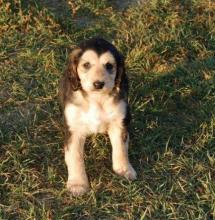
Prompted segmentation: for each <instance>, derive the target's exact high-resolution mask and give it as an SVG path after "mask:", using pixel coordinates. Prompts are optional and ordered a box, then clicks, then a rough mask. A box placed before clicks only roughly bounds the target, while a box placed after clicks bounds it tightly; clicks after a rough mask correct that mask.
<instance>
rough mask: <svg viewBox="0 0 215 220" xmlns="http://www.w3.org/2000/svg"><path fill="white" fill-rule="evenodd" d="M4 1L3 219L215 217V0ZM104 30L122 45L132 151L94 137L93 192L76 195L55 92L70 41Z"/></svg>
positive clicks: (90, 157) (0, 23)
mask: <svg viewBox="0 0 215 220" xmlns="http://www.w3.org/2000/svg"><path fill="white" fill-rule="evenodd" d="M143 2H144V3H141V4H135V3H134V2H133V3H132V4H128V5H127V8H124V9H121V8H119V5H120V3H119V2H118V1H106V0H96V1H85V0H78V1H71V0H68V1H60V0H59V1H57V0H56V1H54V0H53V1H51V0H45V1H42V0H40V1H33V0H29V1H27V0H22V1H21V0H13V1H6V0H0V33H1V36H0V66H1V68H0V145H1V147H0V219H1V220H3V219H13V220H14V219H25V220H26V219H44V220H45V219H118V220H119V219H142V220H143V219H146V220H147V219H162V220H163V219H186V220H187V219H190V220H194V219H198V220H202V219H205V220H212V219H215V155H214V152H215V138H214V137H215V135H214V129H215V77H214V76H215V58H214V55H215V54H214V52H215V13H214V11H215V3H214V1H209V0H204V1H203V0H188V1H170V0H161V1H158V0H152V1H143ZM96 35H100V36H103V37H105V38H106V39H108V40H110V41H112V42H113V43H114V44H115V45H116V46H117V47H118V48H119V49H120V50H121V51H122V52H123V54H124V55H125V57H126V65H127V72H128V75H129V78H130V87H131V88H130V96H129V99H130V105H131V108H132V116H133V121H132V124H131V139H132V141H131V146H130V158H131V161H132V164H133V165H134V167H135V169H136V170H137V172H138V180H137V181H135V182H128V181H126V180H124V179H122V178H120V177H118V176H116V175H115V174H114V173H113V172H112V169H111V147H110V143H109V140H108V138H107V137H104V136H100V135H99V136H93V137H92V138H90V139H89V140H88V142H87V145H86V165H87V173H88V175H89V178H90V182H91V191H90V192H89V193H88V194H86V195H85V196H83V197H80V198H73V197H70V195H69V194H68V192H67V191H66V190H65V182H66V177H67V171H66V166H65V164H64V158H63V157H64V155H63V147H62V145H63V134H62V128H61V127H62V125H61V122H62V117H61V111H60V108H59V102H58V99H57V92H58V81H59V79H60V77H61V75H62V72H63V69H64V66H65V62H66V58H67V52H68V49H69V47H71V46H73V45H75V44H77V43H78V42H80V41H81V40H83V39H86V38H89V37H92V36H96Z"/></svg>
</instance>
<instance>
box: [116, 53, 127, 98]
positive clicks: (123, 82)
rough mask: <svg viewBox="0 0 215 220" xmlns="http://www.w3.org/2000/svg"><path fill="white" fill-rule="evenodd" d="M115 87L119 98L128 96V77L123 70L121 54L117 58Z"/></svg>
mask: <svg viewBox="0 0 215 220" xmlns="http://www.w3.org/2000/svg"><path fill="white" fill-rule="evenodd" d="M115 88H116V91H117V92H118V94H119V97H120V98H124V99H127V98H128V77H127V75H126V72H125V62H124V57H123V56H122V55H120V56H119V58H118V60H117V73H116V78H115Z"/></svg>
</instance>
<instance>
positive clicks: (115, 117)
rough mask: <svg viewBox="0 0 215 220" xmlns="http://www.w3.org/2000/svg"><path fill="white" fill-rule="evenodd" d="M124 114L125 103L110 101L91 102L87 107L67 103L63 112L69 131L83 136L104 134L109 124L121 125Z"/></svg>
mask: <svg viewBox="0 0 215 220" xmlns="http://www.w3.org/2000/svg"><path fill="white" fill-rule="evenodd" d="M125 113H126V103H125V102H124V101H120V102H118V103H114V101H113V100H112V99H107V100H105V101H104V100H101V101H97V100H91V101H90V102H88V105H87V106H81V105H74V104H72V103H68V104H67V105H66V107H65V111H64V114H65V118H66V123H67V125H68V127H69V130H71V131H78V132H79V133H84V134H92V133H103V132H105V131H106V130H107V128H108V126H109V125H110V124H111V123H121V122H122V120H123V119H124V117H125Z"/></svg>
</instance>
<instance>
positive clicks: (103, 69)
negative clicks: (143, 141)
mask: <svg viewBox="0 0 215 220" xmlns="http://www.w3.org/2000/svg"><path fill="white" fill-rule="evenodd" d="M127 98H128V79H127V76H126V73H125V67H124V59H123V57H122V56H121V54H120V53H119V52H118V51H117V49H116V48H115V47H114V46H113V45H112V44H110V43H109V42H107V41H106V40H104V39H100V38H93V39H90V40H88V41H85V42H83V43H82V44H80V45H79V46H78V47H77V48H75V49H74V50H73V51H72V52H71V53H70V55H69V60H68V66H67V68H66V71H65V73H64V76H63V78H62V80H61V83H60V100H61V104H62V108H63V112H64V121H65V146H64V148H65V161H66V165H67V168H68V181H67V188H68V190H69V191H70V192H71V193H72V194H73V195H74V196H78V195H82V194H83V193H85V192H86V191H87V190H88V189H89V182H88V178H87V174H86V171H85V165H84V159H83V155H84V142H85V139H86V137H87V136H88V135H91V134H93V133H107V134H108V135H109V137H110V141H111V144H112V162H113V170H114V171H115V172H116V173H117V174H119V175H121V176H124V177H125V178H127V179H129V180H133V179H135V178H136V172H135V170H134V169H133V167H132V166H131V164H130V162H129V159H128V143H129V134H128V124H129V121H130V113H129V106H128V101H127Z"/></svg>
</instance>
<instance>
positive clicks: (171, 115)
mask: <svg viewBox="0 0 215 220" xmlns="http://www.w3.org/2000/svg"><path fill="white" fill-rule="evenodd" d="M214 69H215V58H214V57H210V58H207V59H203V60H197V61H193V62H189V63H184V64H182V65H179V66H177V67H176V69H175V70H174V71H172V72H169V73H165V74H162V75H155V74H153V75H145V76H142V77H139V76H134V78H135V82H137V83H138V82H141V81H142V82H143V83H142V86H141V87H140V86H139V87H138V88H137V89H136V90H134V89H133V91H131V92H132V93H133V94H134V93H135V95H133V96H135V102H134V103H132V108H133V124H132V126H133V128H132V136H133V145H134V151H135V152H134V154H135V158H137V157H138V158H139V160H146V159H148V158H150V159H152V160H153V158H154V159H155V158H156V157H157V152H159V153H162V152H164V151H165V150H166V149H167V148H171V150H172V151H173V152H174V153H176V154H178V153H181V152H183V151H186V150H189V149H193V150H194V148H196V147H197V148H198V147H203V146H205V145H207V142H211V140H210V138H211V135H212V129H213V128H212V127H211V126H213V125H211V123H212V120H213V119H212V118H213V117H214V114H215V97H214V93H215V78H214ZM155 76H156V77H155ZM140 100H141V101H140ZM140 103H142V106H139V104H140ZM210 145H211V144H210ZM194 146H195V147H194ZM208 150H210V149H208ZM140 152H141V154H140ZM131 153H132V152H131ZM150 159H149V160H150Z"/></svg>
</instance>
